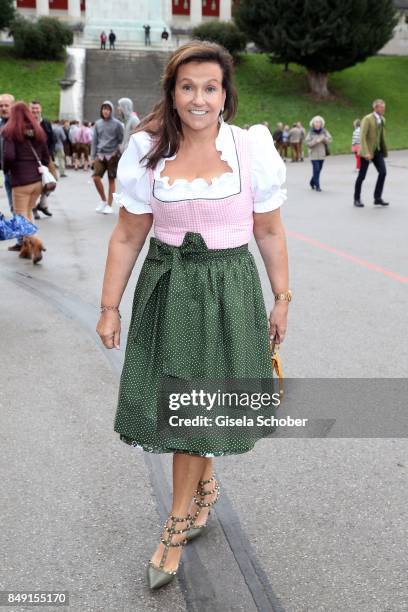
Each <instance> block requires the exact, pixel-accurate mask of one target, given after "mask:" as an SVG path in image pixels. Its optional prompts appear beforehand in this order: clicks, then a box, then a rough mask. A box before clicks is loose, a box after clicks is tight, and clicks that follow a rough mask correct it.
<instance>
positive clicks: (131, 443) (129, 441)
mask: <svg viewBox="0 0 408 612" xmlns="http://www.w3.org/2000/svg"><path fill="white" fill-rule="evenodd" d="M119 438H120V440H121V441H122V442H125V444H128V445H129V446H133V447H134V448H140V449H141V450H144V451H146V452H148V453H184V454H186V455H198V456H199V457H221V456H224V455H241V454H243V453H248V452H249V451H250V450H252V447H251V448H248V449H246V450H242V451H237V452H234V453H232V452H225V453H223V452H220V453H206V452H205V451H203V452H193V451H188V450H184V449H183V448H162V447H159V446H147V445H145V444H140V443H139V442H137V441H136V440H132V439H131V438H128V437H127V436H125V435H123V434H119Z"/></svg>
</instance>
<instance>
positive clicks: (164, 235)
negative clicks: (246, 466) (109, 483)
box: [97, 41, 291, 589]
mask: <svg viewBox="0 0 408 612" xmlns="http://www.w3.org/2000/svg"><path fill="white" fill-rule="evenodd" d="M162 87H163V97H162V99H161V101H160V102H159V103H158V104H157V105H156V106H155V107H154V109H153V111H152V112H151V113H150V114H149V115H148V116H146V117H145V118H144V119H143V121H142V122H141V124H140V125H139V126H138V128H137V130H136V132H135V133H134V134H133V135H132V137H131V138H130V142H129V145H128V147H127V149H126V150H125V152H124V153H123V155H122V157H121V159H120V162H119V166H118V180H119V183H120V185H121V193H120V194H118V195H117V196H116V197H117V200H118V202H119V205H120V210H119V219H118V222H117V225H116V227H115V229H114V231H113V233H112V236H111V239H110V242H109V251H108V258H107V263H106V270H105V277H104V282H103V289H102V299H101V316H100V319H99V322H98V326H97V332H98V334H99V335H100V337H101V339H102V341H103V344H104V345H105V347H106V348H119V339H120V313H119V305H120V301H121V298H122V295H123V292H124V290H125V288H126V286H127V283H128V280H129V277H130V275H131V272H132V270H133V267H134V265H135V262H136V260H137V258H138V256H139V254H140V251H141V250H142V247H143V245H144V243H145V241H146V238H147V236H148V234H149V231H150V229H151V228H152V225H153V229H154V237H151V238H150V243H149V250H148V253H147V256H146V259H145V261H144V263H143V266H142V269H141V272H140V275H139V278H138V281H137V284H136V289H135V294H134V300H133V309H132V317H131V322H130V327H129V335H128V340H127V346H126V352H125V361H124V366H123V370H122V375H121V381H120V388H119V399H118V406H117V412H116V417H115V423H114V430H115V431H116V432H117V433H118V434H119V436H120V439H121V440H122V441H123V442H126V443H127V444H130V445H133V446H134V447H138V448H141V449H143V450H145V451H147V452H152V453H173V501H172V508H171V512H170V514H169V516H168V519H167V521H166V524H165V526H164V528H163V532H162V534H161V541H160V544H159V545H158V546H157V548H156V550H155V552H154V553H153V556H152V557H151V559H150V561H149V563H148V566H147V577H148V582H149V585H150V587H151V588H153V589H156V588H159V587H161V586H163V585H164V584H167V583H168V582H170V581H171V580H172V579H173V578H174V576H175V575H176V573H177V569H178V566H179V561H180V557H181V554H182V550H183V546H184V545H185V544H186V543H187V542H188V541H189V540H192V539H194V538H195V537H197V536H200V535H202V534H203V533H204V532H205V527H206V524H207V518H208V514H209V512H210V509H211V507H212V506H213V505H214V504H215V503H216V501H217V499H218V496H219V484H218V482H217V480H216V477H215V474H214V471H213V469H214V468H213V457H216V456H221V455H228V454H234V453H246V452H248V451H250V450H251V449H252V448H253V446H254V443H255V441H254V438H253V437H251V436H250V435H249V434H247V433H246V432H245V431H243V428H238V431H237V432H234V431H228V428H226V427H224V428H219V430H220V431H218V432H214V433H212V435H211V436H201V435H197V436H194V435H186V436H185V438H183V437H182V436H180V434H178V435H177V436H176V435H174V436H173V435H171V433H170V434H168V433H167V434H165V435H163V434H162V433H161V432H160V431H159V430H160V428H159V427H158V423H157V420H158V398H159V395H160V382H161V380H162V378H163V377H173V379H174V380H176V379H180V380H192V379H194V380H197V379H223V380H224V379H227V378H233V379H235V378H242V379H245V378H251V379H256V378H268V379H270V378H271V377H272V365H271V354H270V344H269V343H270V339H273V340H274V342H276V343H277V344H279V343H281V342H282V341H283V338H284V336H285V331H286V324H287V312H288V302H289V301H290V298H291V293H290V291H289V289H288V258H287V249H286V239H285V232H284V228H283V226H282V222H281V219H280V210H279V209H280V206H281V204H282V203H283V202H284V200H285V199H286V190H284V189H282V184H283V183H284V181H285V165H284V163H283V161H282V159H281V157H280V156H279V155H278V153H277V151H276V149H275V147H274V144H273V139H272V136H271V134H270V132H269V130H268V129H267V127H265V126H263V125H254V126H253V127H251V128H250V129H249V130H243V129H241V128H238V127H236V126H234V125H230V124H229V123H227V122H228V121H230V120H232V119H233V117H234V115H235V112H236V108H237V95H236V92H235V89H234V86H233V84H232V59H231V56H230V55H229V53H228V52H227V51H226V50H225V49H224V48H223V47H220V46H219V45H217V44H215V43H209V42H202V41H193V42H190V43H188V44H186V45H184V46H182V47H179V48H178V49H177V50H176V51H175V52H174V53H173V54H172V56H171V58H170V60H169V62H168V64H167V66H166V68H165V72H164V76H163V80H162ZM224 119H225V121H224ZM252 235H253V236H254V238H255V240H256V242H257V245H258V247H259V250H260V253H261V256H262V258H263V261H264V263H265V267H266V271H267V274H268V277H269V280H270V283H271V288H272V291H273V293H274V294H275V305H274V307H273V309H272V311H271V313H270V316H269V325H268V316H267V313H266V308H265V303H264V300H263V295H262V289H261V283H260V278H259V274H258V270H257V268H256V264H255V260H254V257H253V255H252V254H251V253H250V251H249V250H248V242H249V241H250V239H251V237H252Z"/></svg>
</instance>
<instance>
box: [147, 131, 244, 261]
mask: <svg viewBox="0 0 408 612" xmlns="http://www.w3.org/2000/svg"><path fill="white" fill-rule="evenodd" d="M231 129H232V130H233V137H234V141H235V144H236V150H237V156H238V164H239V173H240V181H239V185H237V188H239V190H238V191H237V192H236V193H233V194H231V195H230V196H227V197H224V198H214V199H212V198H210V197H208V198H203V197H194V194H193V193H191V194H189V195H191V198H189V199H186V200H179V201H174V202H171V203H168V202H163V201H161V200H160V199H159V195H160V194H158V193H157V190H156V180H155V178H154V173H153V172H152V171H150V173H149V174H150V182H151V194H152V195H151V200H150V206H151V207H152V210H153V218H154V233H155V236H156V238H158V239H159V240H162V241H163V242H166V243H167V244H172V245H175V246H180V245H181V243H182V242H183V239H184V235H185V233H186V232H198V233H200V234H201V235H202V237H203V238H204V242H205V243H206V245H207V247H208V248H209V249H224V248H230V247H237V246H240V245H242V244H246V243H248V242H249V240H250V239H251V236H252V229H253V224H254V221H253V219H254V217H253V198H252V191H251V183H250V175H249V168H250V166H249V159H248V154H249V152H248V146H247V142H246V139H245V136H247V133H246V132H245V131H244V130H240V129H239V128H235V126H234V127H232V126H231ZM208 195H210V194H208Z"/></svg>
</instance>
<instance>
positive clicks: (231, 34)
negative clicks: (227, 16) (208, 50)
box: [193, 20, 246, 61]
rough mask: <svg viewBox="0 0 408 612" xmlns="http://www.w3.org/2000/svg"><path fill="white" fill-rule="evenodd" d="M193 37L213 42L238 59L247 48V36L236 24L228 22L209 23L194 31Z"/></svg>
mask: <svg viewBox="0 0 408 612" xmlns="http://www.w3.org/2000/svg"><path fill="white" fill-rule="evenodd" d="M193 37H194V38H198V39H199V40H211V41H212V42H216V43H218V44H220V45H222V46H223V47H225V48H226V49H227V50H228V51H229V52H230V53H231V55H232V56H233V58H234V60H235V61H236V60H237V59H238V54H239V52H240V51H244V49H245V46H246V36H245V34H244V33H243V32H241V31H240V30H239V29H238V28H237V26H236V25H235V23H231V22H229V21H228V22H226V21H215V20H214V21H207V22H206V23H202V24H200V25H199V26H197V27H195V28H194V30H193Z"/></svg>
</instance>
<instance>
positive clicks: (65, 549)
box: [0, 152, 408, 612]
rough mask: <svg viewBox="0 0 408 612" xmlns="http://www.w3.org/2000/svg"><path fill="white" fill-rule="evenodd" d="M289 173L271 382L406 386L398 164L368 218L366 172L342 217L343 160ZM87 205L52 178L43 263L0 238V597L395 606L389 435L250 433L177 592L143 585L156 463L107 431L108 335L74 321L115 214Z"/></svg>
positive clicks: (85, 189) (113, 367)
mask: <svg viewBox="0 0 408 612" xmlns="http://www.w3.org/2000/svg"><path fill="white" fill-rule="evenodd" d="M309 165H310V164H309V162H305V163H304V164H296V165H295V164H288V190H289V200H288V202H286V203H285V205H284V208H283V209H282V214H283V218H284V221H285V226H286V228H287V233H288V245H289V253H290V264H291V287H292V289H293V292H294V296H295V297H294V301H293V302H292V304H291V308H290V321H289V330H288V335H287V339H286V341H285V344H284V345H283V347H282V349H281V353H282V358H283V362H284V367H285V375H287V376H292V377H294V378H299V377H308V378H310V377H324V378H328V377H346V378H351V377H356V378H369V377H373V378H386V377H391V378H395V379H397V378H398V377H406V376H407V372H408V348H407V342H406V337H407V335H406V321H407V318H406V317H407V314H406V313H407V288H408V287H407V283H408V265H407V264H408V249H407V241H406V228H407V226H408V206H407V201H406V193H405V190H404V189H403V186H404V185H405V182H406V174H407V169H408V157H407V153H406V152H399V153H393V154H392V155H391V158H390V160H389V164H388V170H389V175H388V177H387V184H386V191H385V196H386V198H387V199H389V200H390V201H391V206H390V207H389V208H386V209H379V208H377V207H374V206H373V205H372V199H371V193H372V186H373V179H374V172H373V170H372V169H370V172H369V176H368V179H367V181H366V185H365V187H364V192H363V200H364V201H365V202H366V207H365V208H363V209H356V208H354V207H352V205H351V204H352V183H353V181H354V179H355V174H354V173H353V168H352V166H353V162H352V159H351V157H348V156H345V157H340V158H334V157H333V158H329V159H328V160H327V162H326V165H325V168H324V170H323V175H322V188H323V192H322V193H320V194H317V193H315V192H312V191H311V190H310V189H309V188H308V186H307V182H308V175H309V172H310V168H309ZM0 191H3V190H0ZM95 203H96V202H95V193H94V190H93V185H92V184H91V183H90V178H89V175H85V174H82V173H75V174H74V173H73V172H70V176H69V178H67V179H63V180H62V181H61V182H60V184H59V185H58V190H57V192H56V193H55V195H52V196H51V206H52V210H53V212H54V216H53V218H52V219H43V220H41V222H39V224H40V228H41V234H42V236H43V238H44V242H45V244H46V246H47V252H46V253H45V258H44V262H43V264H42V265H40V266H37V267H33V266H32V264H31V263H30V262H26V261H22V260H20V259H19V258H18V257H16V255H15V254H13V253H8V252H7V250H6V249H7V245H6V244H4V243H3V244H0V266H1V267H0V291H1V309H0V317H1V330H2V332H1V335H2V342H1V347H2V349H1V351H2V360H1V364H2V365H1V373H2V377H1V379H2V384H1V391H0V393H1V396H0V408H1V415H2V427H1V432H0V435H1V446H0V456H1V462H0V478H1V481H2V483H3V495H2V504H1V510H0V519H1V524H2V530H1V535H0V546H1V550H2V552H3V555H2V563H1V570H0V588H2V589H8V590H10V589H35V590H40V589H43V590H44V589H47V590H49V589H64V590H68V591H69V592H70V599H71V607H70V609H71V610H74V611H75V612H77V611H78V612H84V611H91V610H92V611H93V610H98V611H109V612H110V611H113V610H115V611H116V610H118V611H119V610H120V611H126V612H128V611H129V612H130V611H137V612H139V611H140V612H145V611H146V610H152V611H153V610H169V609H172V610H173V611H175V612H176V611H178V610H180V611H181V610H194V611H199V612H202V611H204V610H206V611H207V610H211V611H215V612H218V611H220V612H221V611H222V612H226V611H230V610H231V611H232V610H233V611H238V610H246V611H247V610H249V611H252V610H287V611H293V612H298V611H302V612H303V611H310V610H313V611H322V612H327V611H330V612H332V611H333V612H337V611H338V612H340V611H341V612H345V611H347V612H348V611H350V612H352V611H353V612H355V611H356V610H357V611H361V612H383V611H393V612H394V611H402V610H406V609H407V608H408V592H407V585H406V574H407V555H406V535H407V534H406V525H407V518H408V517H407V507H408V487H407V471H408V456H407V455H408V450H407V443H406V440H405V439H398V438H394V439H375V438H371V439H344V438H343V439H326V440H324V439H298V440H294V439H286V440H283V439H280V440H279V439H275V440H262V441H260V442H259V443H258V444H257V446H256V449H255V450H254V451H253V452H251V453H248V454H246V455H245V456H242V457H225V458H219V459H218V460H217V463H216V466H217V471H218V473H219V476H220V478H221V483H222V485H221V486H222V490H223V495H222V498H221V500H220V503H219V505H218V506H217V512H216V514H215V516H214V517H213V520H212V523H211V531H210V533H209V534H208V537H207V538H206V539H203V540H202V541H201V542H200V541H197V542H196V543H195V544H194V545H193V544H192V545H190V546H189V550H188V551H187V550H186V553H187V554H185V563H184V568H185V569H184V572H183V574H182V576H181V578H180V580H177V581H175V582H174V583H173V584H172V585H171V586H170V587H168V588H166V589H164V590H163V591H162V592H158V593H155V594H151V593H150V592H149V591H148V589H147V588H146V586H145V579H144V571H145V570H144V563H145V562H146V561H147V559H148V558H149V556H150V554H151V551H152V550H153V548H154V546H155V543H156V540H157V536H158V532H159V529H160V525H161V521H162V520H163V513H164V511H165V506H166V503H167V502H168V483H169V482H170V457H169V456H151V455H149V454H147V453H142V452H139V451H137V450H135V449H132V448H130V447H128V446H126V445H124V444H123V443H120V442H119V441H118V439H117V436H116V434H114V432H113V417H114V412H115V401H116V394H117V382H118V379H117V376H118V372H119V371H120V364H121V359H122V357H123V347H124V341H122V349H121V351H116V352H115V353H113V352H108V351H104V350H103V349H101V347H100V346H99V344H98V339H97V337H96V334H95V332H94V328H95V325H96V320H97V305H98V303H99V292H100V287H101V280H102V275H103V269H104V262H105V256H106V245H107V241H108V238H109V234H110V232H111V230H112V227H113V225H114V224H115V218H114V217H113V216H111V217H105V216H102V215H96V214H95V213H94V207H95ZM0 209H1V210H3V211H5V210H6V209H7V207H6V204H5V199H4V194H2V195H0ZM253 250H254V253H255V254H256V256H257V261H258V262H259V264H260V268H261V270H262V280H263V285H264V291H265V298H266V300H267V303H268V305H270V304H271V292H270V289H268V287H267V284H266V277H265V274H264V272H263V268H262V263H261V262H260V261H259V254H258V253H257V251H256V247H255V246H254V248H253ZM144 254H145V251H144V252H143V254H142V257H141V261H142V259H143V255H144ZM141 261H140V262H139V263H138V264H137V267H136V270H135V274H134V275H133V277H132V281H131V283H130V285H129V288H128V290H127V292H126V296H125V299H124V304H123V308H122V310H123V315H124V316H123V322H124V325H125V326H126V323H127V322H128V321H129V314H130V305H131V298H132V292H133V288H134V285H135V282H136V278H137V273H138V270H139V269H140V265H141ZM396 382H397V380H396ZM362 384H363V382H362ZM361 410H364V406H356V418H358V411H361ZM39 609H42V608H39ZM44 609H45V608H44ZM48 610H50V608H48Z"/></svg>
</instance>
